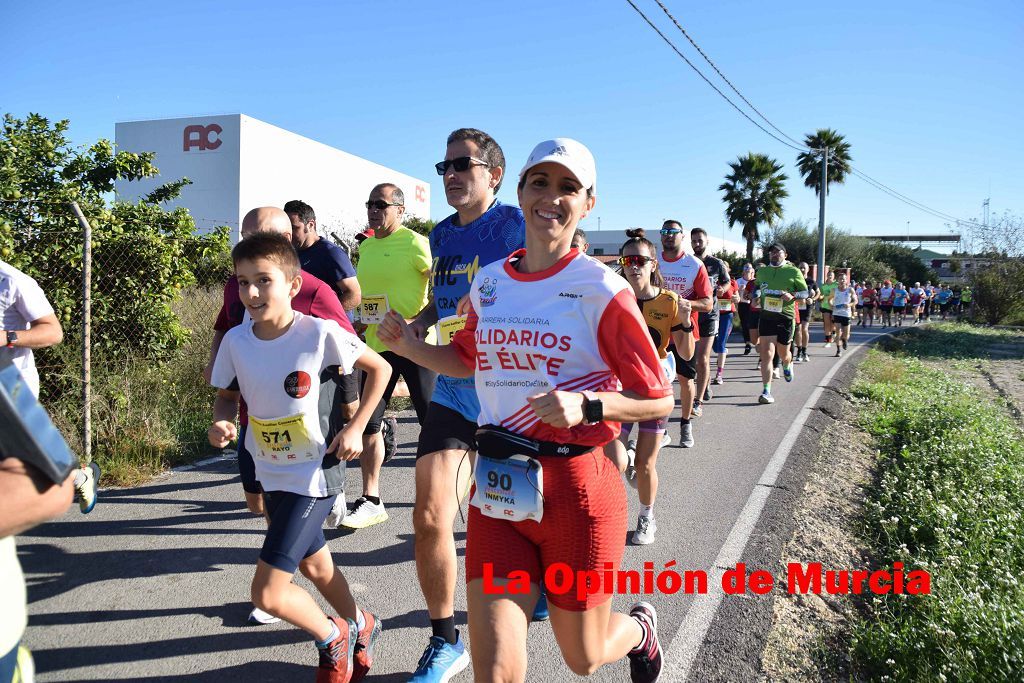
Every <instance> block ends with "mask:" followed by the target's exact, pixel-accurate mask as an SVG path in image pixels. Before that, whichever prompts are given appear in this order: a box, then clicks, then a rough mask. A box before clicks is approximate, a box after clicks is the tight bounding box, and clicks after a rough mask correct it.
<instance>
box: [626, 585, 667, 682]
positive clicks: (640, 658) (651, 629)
mask: <svg viewBox="0 0 1024 683" xmlns="http://www.w3.org/2000/svg"><path fill="white" fill-rule="evenodd" d="M629 616H631V617H633V618H634V619H636V620H637V621H638V622H640V627H641V628H642V629H643V630H644V639H643V642H641V643H640V647H638V648H637V649H636V650H634V651H631V652H630V653H629V654H628V655H627V656H628V657H629V675H630V680H631V681H633V683H655V681H657V680H658V677H659V676H661V645H660V644H659V643H658V614H657V613H656V612H655V611H654V606H653V605H650V604H648V603H646V602H638V603H637V604H635V605H633V609H631V610H629Z"/></svg>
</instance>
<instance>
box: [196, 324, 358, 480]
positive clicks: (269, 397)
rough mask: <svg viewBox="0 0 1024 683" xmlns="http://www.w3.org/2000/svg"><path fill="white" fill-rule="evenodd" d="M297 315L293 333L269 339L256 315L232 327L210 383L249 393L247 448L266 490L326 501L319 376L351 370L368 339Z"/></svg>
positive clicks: (324, 445)
mask: <svg viewBox="0 0 1024 683" xmlns="http://www.w3.org/2000/svg"><path fill="white" fill-rule="evenodd" d="M294 315H295V319H294V321H293V322H292V326H291V327H290V328H289V329H288V331H287V332H285V333H284V334H283V335H281V336H280V337H278V338H277V339H271V340H269V341H267V340H263V339H258V338H257V337H256V335H255V334H253V329H252V328H253V323H252V321H251V320H248V321H246V322H243V323H242V324H241V325H239V326H238V327H235V328H232V329H231V330H229V331H228V333H227V334H226V335H224V340H223V342H221V345H220V350H219V351H218V352H217V360H216V361H215V362H214V365H213V375H212V377H211V384H213V386H215V387H219V388H221V389H237V390H240V391H241V392H242V395H243V396H245V400H246V403H247V404H248V406H249V427H248V429H247V430H246V434H245V446H246V448H247V449H248V450H249V452H250V453H251V454H252V456H253V461H254V462H255V464H256V479H258V480H259V482H260V484H262V486H263V490H265V491H290V492H292V493H297V494H300V495H303V496H314V497H318V498H322V497H324V496H326V495H327V482H326V480H325V478H324V474H323V470H322V469H321V466H320V465H321V462H322V460H323V457H324V453H325V451H326V450H327V444H326V443H325V440H324V435H323V433H322V432H321V431H320V419H319V409H318V398H319V395H320V373H321V372H323V371H324V370H325V369H326V368H328V367H330V366H332V365H338V366H340V367H341V370H342V372H343V373H344V374H348V373H350V372H352V370H353V368H354V367H355V362H356V360H357V359H358V358H359V356H361V355H362V353H363V350H364V349H365V348H366V344H364V343H363V342H362V341H360V340H359V339H358V338H357V337H355V336H354V335H353V334H351V333H349V332H346V331H345V330H343V329H341V327H340V326H339V325H338V323H336V322H335V321H333V320H321V319H320V318H313V317H311V316H308V315H303V314H301V313H298V312H295V314H294Z"/></svg>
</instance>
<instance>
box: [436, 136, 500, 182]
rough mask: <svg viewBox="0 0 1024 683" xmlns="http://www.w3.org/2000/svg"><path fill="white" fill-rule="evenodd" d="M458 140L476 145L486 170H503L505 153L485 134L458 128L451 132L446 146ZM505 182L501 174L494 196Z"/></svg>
mask: <svg viewBox="0 0 1024 683" xmlns="http://www.w3.org/2000/svg"><path fill="white" fill-rule="evenodd" d="M460 140H470V141H471V142H474V143H476V146H477V147H479V148H480V158H481V159H483V160H484V161H486V162H487V166H488V168H500V169H502V170H505V153H504V152H502V151H501V145H499V144H498V143H497V142H495V140H494V138H492V137H491V136H490V135H488V134H487V133H485V132H483V131H482V130H477V129H476V128H459V129H458V130H453V131H452V132H451V134H450V135H449V136H448V144H449V145H450V144H452V143H453V142H459V141H460ZM504 180H505V174H504V173H502V175H501V180H499V181H498V184H497V185H496V186H495V188H494V194H498V190H500V189H501V183H502V182H504Z"/></svg>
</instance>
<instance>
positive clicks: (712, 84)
mask: <svg viewBox="0 0 1024 683" xmlns="http://www.w3.org/2000/svg"><path fill="white" fill-rule="evenodd" d="M626 2H628V3H629V5H630V7H632V8H633V9H634V10H636V13H637V14H639V15H640V16H641V17H643V20H644V21H646V22H647V25H648V26H650V27H651V28H652V29H654V32H655V33H657V34H658V35H659V36H661V39H662V40H664V41H665V42H666V43H667V44H668V46H669V47H670V48H672V51H673V52H675V53H676V54H677V55H679V58H680V59H682V60H683V61H684V62H686V64H687V65H688V66H689V67H690V68H691V69H693V70H694V71H696V72H697V75H698V76H700V77H701V78H702V79H703V80H704V82H705V83H707V84H708V85H709V86H711V88H712V90H714V91H715V92H716V93H718V94H719V95H720V96H721V98H722V99H723V100H725V101H726V102H728V103H729V105H730V106H731V107H732V108H733V109H735V110H736V111H738V112H739V113H740V114H741V115H742V116H743V118H745V119H746V120H747V121H750V122H751V123H752V124H754V125H755V126H757V127H758V128H760V129H761V130H762V131H763V132H764V133H765V134H767V135H769V136H771V137H772V138H774V139H775V140H777V141H778V142H781V143H782V144H784V145H785V146H786V147H789V148H790V149H794V150H796V151H798V152H803V151H804V150H806V149H808V148H807V147H805V146H801V147H796V146H794V145H793V144H792V143H790V142H787V141H786V140H783V139H782V138H780V137H778V136H777V135H775V134H774V133H772V132H771V131H770V130H768V129H767V128H765V127H764V126H762V125H761V124H760V123H758V122H757V121H755V120H754V119H752V118H750V116H749V115H748V114H747V112H745V111H743V110H742V109H740V108H739V106H738V105H737V104H736V103H735V102H733V101H732V100H730V99H729V97H728V96H727V95H726V94H725V93H724V92H722V91H721V90H719V89H718V86H716V85H715V84H714V83H712V82H711V81H710V79H708V77H707V76H705V75H704V73H703V72H701V70H700V69H698V68H697V67H696V66H695V65H694V64H693V62H691V61H690V60H689V59H687V58H686V55H684V54H683V53H682V52H680V51H679V48H678V47H676V46H675V44H674V43H673V42H672V41H671V40H669V39H668V36H666V35H665V34H664V33H662V32H661V29H659V28H658V27H657V26H655V25H654V22H652V21H651V20H650V19H649V18H648V17H647V15H646V14H644V13H643V11H642V10H641V9H640V8H639V7H637V6H636V4H634V2H633V0H626Z"/></svg>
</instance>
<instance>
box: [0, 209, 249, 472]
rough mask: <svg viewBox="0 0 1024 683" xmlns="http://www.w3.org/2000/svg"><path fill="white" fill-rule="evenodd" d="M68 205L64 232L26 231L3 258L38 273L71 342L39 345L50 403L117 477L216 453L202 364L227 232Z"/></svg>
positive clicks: (83, 447) (67, 431) (84, 451)
mask: <svg viewBox="0 0 1024 683" xmlns="http://www.w3.org/2000/svg"><path fill="white" fill-rule="evenodd" d="M65 208H66V210H67V214H69V216H68V217H70V218H71V221H67V220H62V221H60V223H61V225H60V227H49V226H47V225H45V224H43V225H42V227H38V226H29V227H28V228H27V229H26V228H25V227H24V226H15V227H14V230H13V231H12V232H13V234H11V235H8V237H9V238H10V243H11V246H7V247H6V248H5V249H4V252H5V253H4V254H3V259H4V260H5V261H8V262H9V263H11V264H12V265H14V266H15V267H17V268H19V269H20V270H22V271H23V272H25V273H27V274H28V275H30V276H32V277H33V278H35V279H36V281H37V282H38V283H39V285H40V287H41V288H42V290H43V292H44V294H45V295H46V297H47V299H48V300H49V301H50V303H51V305H52V306H53V308H54V312H55V314H56V316H57V318H58V319H59V320H60V323H61V325H62V327H63V329H64V341H63V342H62V343H61V344H59V345H57V346H54V347H51V348H47V349H39V350H36V351H35V358H36V366H37V368H38V370H39V374H40V387H41V392H40V400H41V401H42V402H43V404H44V405H45V406H46V408H47V410H48V411H49V412H50V414H51V416H52V418H53V420H54V422H55V424H57V426H58V427H59V428H60V430H61V432H62V433H63V434H64V436H65V438H66V439H67V441H68V444H69V445H70V446H71V447H72V449H73V450H75V451H76V452H77V453H78V454H79V455H80V456H82V457H85V458H90V457H91V458H92V459H95V460H96V461H97V462H98V463H99V464H100V466H101V467H102V468H103V470H104V472H105V474H107V475H109V476H108V479H107V480H108V481H113V482H115V483H119V484H130V483H133V482H137V481H140V480H142V479H145V478H147V477H149V476H152V475H153V474H155V473H157V472H159V471H161V470H163V469H164V468H166V467H167V466H173V465H175V464H179V463H183V462H188V461H192V460H195V459H196V458H198V457H200V456H201V455H203V454H204V453H206V452H208V449H209V446H208V444H207V440H206V430H207V427H208V426H209V420H210V407H211V405H212V400H213V395H214V391H213V389H211V388H210V387H209V385H207V383H206V382H205V381H204V379H203V376H202V371H203V368H204V366H205V365H206V362H207V360H208V356H209V349H210V343H211V341H212V333H213V331H212V326H213V322H214V320H215V319H216V316H217V312H218V310H219V309H220V305H221V300H222V291H223V283H224V280H225V279H226V277H227V275H228V274H229V272H230V255H229V243H228V240H227V232H226V231H223V236H221V237H216V238H214V237H210V236H202V235H195V234H193V233H194V231H193V230H192V229H191V228H189V229H187V230H185V229H181V227H182V226H180V225H178V226H175V227H174V229H170V228H167V229H164V228H163V227H162V226H160V225H158V223H159V221H161V220H165V219H164V218H163V216H171V214H162V215H154V220H153V221H147V220H145V217H142V218H141V219H140V218H139V217H133V216H122V217H121V218H120V219H119V220H111V217H110V216H108V215H100V216H93V217H85V218H86V220H84V221H81V222H80V223H79V222H72V221H74V218H73V212H72V208H71V207H70V206H68V207H65ZM180 218H181V217H180V216H176V217H175V216H171V220H180ZM225 224H228V225H229V222H227V221H225ZM72 226H74V227H72ZM19 227H20V229H19Z"/></svg>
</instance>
